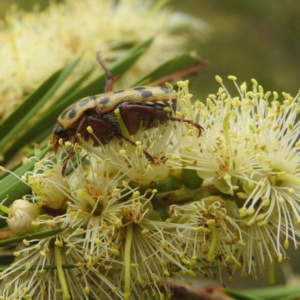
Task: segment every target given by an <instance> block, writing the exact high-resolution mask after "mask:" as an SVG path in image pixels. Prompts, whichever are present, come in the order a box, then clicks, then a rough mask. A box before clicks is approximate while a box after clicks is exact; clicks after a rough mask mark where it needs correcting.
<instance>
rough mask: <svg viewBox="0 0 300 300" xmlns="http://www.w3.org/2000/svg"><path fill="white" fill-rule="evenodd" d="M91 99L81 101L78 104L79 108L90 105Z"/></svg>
mask: <svg viewBox="0 0 300 300" xmlns="http://www.w3.org/2000/svg"><path fill="white" fill-rule="evenodd" d="M89 101H90V100H89V99H84V100H81V101H80V102H79V103H78V105H79V106H85V105H86V104H87V103H89Z"/></svg>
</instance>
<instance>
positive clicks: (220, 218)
mask: <svg viewBox="0 0 300 300" xmlns="http://www.w3.org/2000/svg"><path fill="white" fill-rule="evenodd" d="M232 206H233V207H232ZM234 206H235V204H234V203H232V202H231V201H224V200H222V198H221V197H216V196H211V197H207V198H204V199H202V200H198V201H194V202H192V203H189V204H185V205H173V206H171V212H172V215H171V217H170V218H169V219H168V223H170V224H172V225H173V226H177V233H178V235H179V236H180V240H182V244H183V245H184V247H182V252H183V253H184V254H185V256H186V257H189V259H190V260H189V262H190V264H191V266H192V267H194V268H195V267H198V269H199V271H200V272H202V273H204V272H206V268H208V267H213V266H219V267H220V268H222V267H226V270H227V272H228V273H229V274H232V272H233V269H235V268H236V267H240V266H241V264H240V262H239V261H238V260H237V259H236V248H237V245H238V244H244V241H243V233H242V230H241V229H240V224H239V223H241V222H239V221H238V220H236V219H235V218H234V217H231V216H230V215H232V209H235V208H234ZM204 266H205V268H203V267H204ZM204 274H205V273H204ZM205 275H206V274H205ZM206 276H207V275H206Z"/></svg>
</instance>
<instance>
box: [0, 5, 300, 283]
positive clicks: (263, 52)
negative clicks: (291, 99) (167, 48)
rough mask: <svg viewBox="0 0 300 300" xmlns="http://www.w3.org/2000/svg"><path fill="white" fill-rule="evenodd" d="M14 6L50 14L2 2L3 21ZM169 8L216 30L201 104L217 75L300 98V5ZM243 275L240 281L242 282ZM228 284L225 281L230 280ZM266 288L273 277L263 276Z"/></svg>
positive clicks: (206, 46) (202, 48) (203, 51)
mask: <svg viewBox="0 0 300 300" xmlns="http://www.w3.org/2000/svg"><path fill="white" fill-rule="evenodd" d="M141 1H143V0H141ZM58 2H61V1H58ZM14 3H16V4H17V5H18V7H20V8H21V9H24V10H31V9H32V7H33V5H35V4H39V5H40V7H41V8H45V7H46V6H47V4H48V3H49V1H48V0H40V1H38V0H26V1H24V0H15V1H13V0H1V1H0V17H1V18H3V17H4V15H5V13H6V12H7V11H8V10H9V8H10V7H11V5H12V4H14ZM170 5H171V6H172V7H173V8H174V10H176V11H182V12H186V13H189V14H192V15H194V16H196V17H199V18H201V19H202V20H204V21H205V22H207V23H208V25H209V26H210V27H211V30H210V32H209V33H208V34H207V36H206V38H205V39H202V40H201V42H199V41H198V42H197V43H195V45H194V48H195V49H196V50H197V53H198V54H199V56H200V57H201V58H202V59H205V60H207V61H208V62H209V64H208V65H207V66H206V67H205V68H203V69H201V70H200V72H199V74H198V75H197V76H193V77H191V89H190V90H191V93H193V94H194V95H196V97H197V98H200V99H202V100H204V99H205V98H206V96H207V94H210V93H215V92H216V91H217V89H218V87H219V85H218V84H217V82H216V81H215V80H214V76H215V75H220V76H221V77H223V79H225V78H226V77H227V76H228V75H235V76H237V77H238V82H239V83H242V82H244V81H247V82H248V83H249V84H250V80H251V78H255V79H257V80H258V82H259V84H261V85H263V87H264V89H265V91H266V90H276V91H277V92H279V93H281V92H282V91H285V92H287V93H290V94H291V95H296V94H297V93H298V90H299V89H300V82H299V79H298V77H299V75H298V73H299V70H300V59H299V56H300V38H299V35H300V3H299V1H295V0H285V1H281V0H264V1H258V0H242V1H238V0H226V1H220V0H184V1H183V0H173V1H170ZM187 34H188V32H187ZM227 86H231V85H230V84H227ZM229 90H230V88H229ZM293 256H295V253H294V255H293ZM293 261H294V262H295V261H296V263H294V264H293V270H294V271H296V270H297V269H298V270H299V269H300V268H299V266H297V257H294V260H293ZM266 268H268V266H266ZM238 273H239V272H237V274H236V275H235V277H239V274H238ZM266 273H267V272H266ZM275 275H276V276H275V277H276V283H282V282H284V278H283V276H282V271H281V267H279V268H278V272H277V273H276V274H275ZM223 278H224V280H225V281H226V275H225V276H223ZM249 281H250V282H251V280H247V279H246V280H242V281H241V282H239V281H235V280H234V281H233V282H234V284H233V286H231V287H233V288H236V287H244V288H245V287H247V288H250V286H252V287H253V286H254V287H255V286H256V287H257V285H256V284H255V285H253V284H251V283H249ZM262 282H263V283H264V284H267V283H268V277H267V276H264V279H263V281H262ZM260 283H261V282H260Z"/></svg>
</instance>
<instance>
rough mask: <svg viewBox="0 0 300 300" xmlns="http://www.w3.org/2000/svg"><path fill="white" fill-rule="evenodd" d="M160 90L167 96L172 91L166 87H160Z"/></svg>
mask: <svg viewBox="0 0 300 300" xmlns="http://www.w3.org/2000/svg"><path fill="white" fill-rule="evenodd" d="M160 89H161V90H162V91H163V92H164V93H166V94H169V93H171V92H172V90H170V89H169V88H167V87H166V86H161V87H160Z"/></svg>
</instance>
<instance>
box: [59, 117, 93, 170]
mask: <svg viewBox="0 0 300 300" xmlns="http://www.w3.org/2000/svg"><path fill="white" fill-rule="evenodd" d="M86 127H87V116H86V115H85V116H83V117H82V119H81V120H80V123H79V124H78V126H77V129H76V131H75V135H74V136H75V138H74V143H73V146H72V148H71V150H70V151H69V153H68V155H67V157H66V158H65V160H64V163H63V165H62V169H61V175H62V176H65V171H66V168H67V165H68V162H69V160H70V158H71V157H72V155H73V154H74V153H75V150H74V147H75V144H76V143H77V141H78V134H80V135H81V137H82V139H84V140H87V139H88V132H87V130H86Z"/></svg>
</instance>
